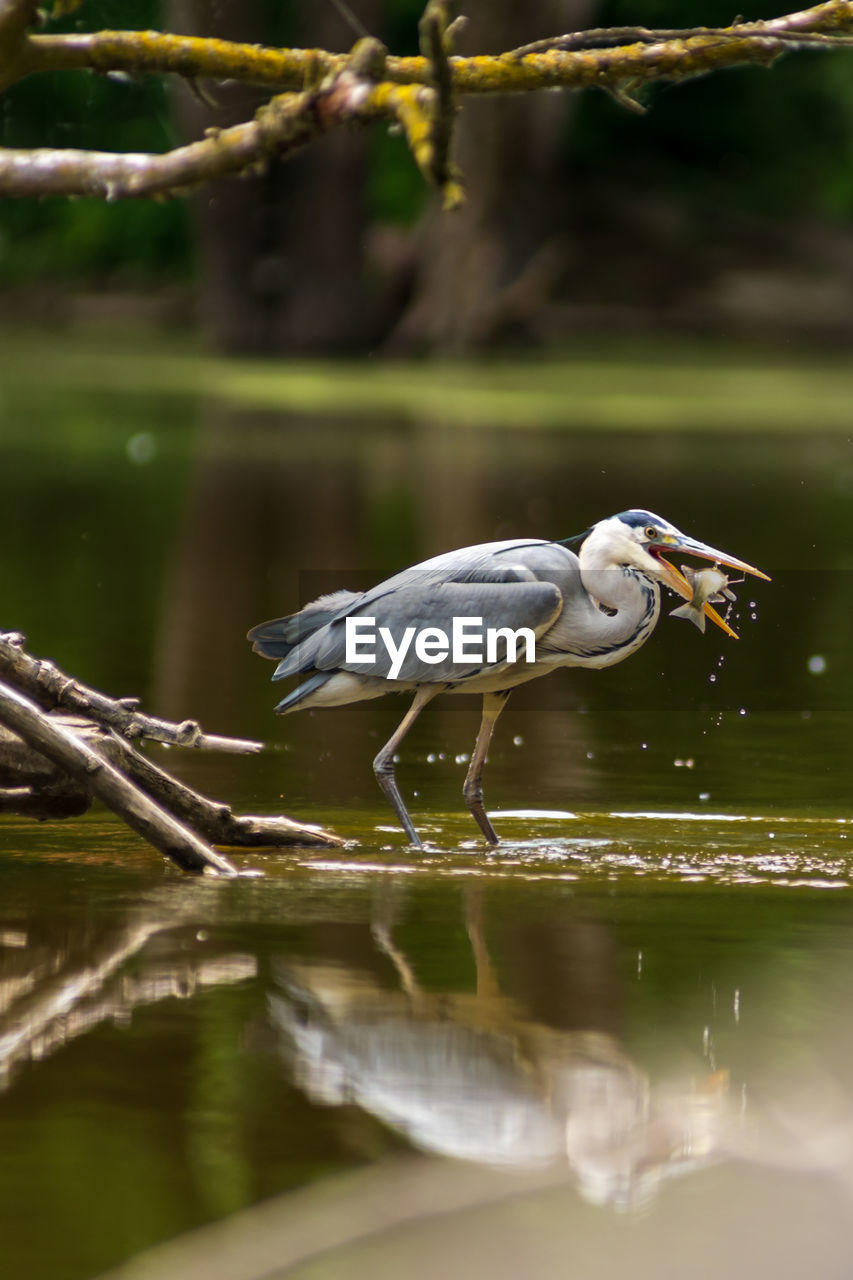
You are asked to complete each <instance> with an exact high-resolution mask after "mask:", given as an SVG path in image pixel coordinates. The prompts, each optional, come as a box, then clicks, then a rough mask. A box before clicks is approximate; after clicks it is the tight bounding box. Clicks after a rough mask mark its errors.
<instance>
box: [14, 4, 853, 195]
mask: <svg viewBox="0 0 853 1280" xmlns="http://www.w3.org/2000/svg"><path fill="white" fill-rule="evenodd" d="M449 7H450V0H429V3H428V4H427V7H426V10H425V13H424V17H423V19H422V24H421V34H422V43H423V48H424V54H425V56H422V57H420V58H392V57H389V56H386V53H385V51H384V49H382V47H381V46H380V45H379V44H378V42H377V41H372V40H370V39H367V40H362V41H359V43H358V44H357V45H356V47H355V49H354V50H353V51H352V53H351V54H350V55H346V54H332V53H329V52H327V51H325V50H321V49H269V48H263V47H257V46H254V45H245V44H234V43H230V42H228V41H223V40H208V39H202V38H197V37H189V36H171V35H166V34H164V33H161V32H151V31H147V32H130V31H123V32H117V31H101V32H97V33H95V34H91V35H78V34H72V35H63V36H38V35H36V36H29V37H28V36H27V35H26V23H27V22H28V21H29V20H30V18H31V17H32V14H33V5H32V0H0V87H3V86H4V85H7V84H10V83H12V82H13V81H14V80H16V79H20V78H21V77H22V76H25V75H29V74H32V73H34V72H36V71H47V70H56V69H59V68H69V69H70V68H78V69H79V68H87V69H90V70H96V71H101V72H110V71H124V72H129V73H137V74H138V73H142V72H159V73H163V72H169V73H174V74H177V75H181V76H184V77H185V78H187V79H189V80H192V81H195V80H198V79H203V78H214V79H230V80H238V81H244V82H253V83H261V84H265V85H268V86H272V85H275V86H276V87H278V88H281V87H282V86H284V87H286V88H287V89H288V90H289V92H284V93H280V94H278V95H277V96H275V97H273V98H272V99H271V100H270V102H269V103H268V104H266V105H265V106H264V107H262V108H261V109H260V110H259V111H258V113H257V114H256V116H255V118H254V120H251V121H247V122H246V123H244V124H240V125H236V126H234V127H232V128H229V129H223V130H221V131H218V132H212V133H211V134H210V135H209V136H208V137H206V138H205V139H203V140H202V141H199V142H194V143H191V144H190V145H189V146H185V147H179V148H176V149H175V150H173V151H170V152H168V153H166V154H165V155H149V154H113V153H109V152H87V151H75V150H68V151H55V150H48V149H36V150H32V151H24V150H18V151H14V150H7V151H2V150H0V196H2V195H6V196H43V195H67V196H70V195H84V196H101V197H105V198H106V199H108V200H112V199H119V198H133V197H141V196H147V197H157V196H167V195H174V194H177V193H180V192H183V191H186V190H188V189H190V188H192V187H194V186H197V185H199V184H200V183H204V182H208V181H210V180H212V179H215V178H221V177H225V176H229V175H230V176H237V175H241V174H245V173H247V172H251V171H253V170H254V169H256V168H257V167H259V166H263V165H264V164H266V163H267V161H268V160H269V159H270V157H273V156H286V155H289V154H291V153H292V152H294V151H296V150H297V149H299V148H301V147H303V146H305V145H306V144H307V143H309V142H311V141H313V140H314V139H315V138H317V137H319V136H320V135H321V134H323V133H326V132H328V131H329V130H331V129H334V128H337V127H339V126H340V125H342V124H346V123H353V124H359V125H364V124H367V123H369V122H370V121H372V120H376V119H378V118H383V117H384V118H390V119H393V120H396V121H399V123H400V124H401V125H402V127H403V129H404V131H405V134H406V137H407V140H408V142H409V146H410V148H411V150H412V152H413V155H414V157H415V160H416V162H417V164H418V166H419V167H420V169H421V171H422V172H423V173H424V175H425V176H426V177H427V179H428V180H429V181H432V182H435V183H436V184H437V185H438V186H439V188H440V189H442V190H443V192H444V197H445V205H446V206H452V205H453V204H454V203H457V202H458V201H459V199H460V198H461V188H460V186H459V184H458V182H457V181H456V180H455V175H453V173H452V170H451V166H450V162H449V144H450V136H451V130H452V121H453V111H454V101H455V100H457V99H458V97H459V96H460V95H466V94H482V93H519V92H529V91H533V90H538V89H549V88H563V89H582V88H586V87H590V88H592V87H594V88H599V89H605V90H608V91H610V92H612V93H614V94H615V95H616V96H617V98H619V100H620V101H624V102H625V105H627V106H631V107H632V109H634V110H636V109H637V107H638V104H637V103H636V102H634V100H633V98H632V97H631V96H630V94H629V92H628V90H629V88H630V89H633V88H635V87H638V86H641V85H643V84H646V83H650V82H652V81H654V80H660V79H668V80H676V81H678V80H684V79H688V78H690V77H692V76H697V75H702V74H705V73H707V72H710V71H717V70H722V69H724V68H726V67H732V66H738V65H748V64H756V65H762V64H767V63H770V62H773V61H774V60H775V59H776V58H777V57H779V56H781V55H782V54H784V53H786V52H790V51H792V50H794V49H801V48H819V49H831V48H835V47H847V46H848V45H850V44H851V43H853V34H851V33H853V0H826V2H825V3H823V4H819V5H815V6H814V7H812V8H810V9H803V10H800V11H798V12H796V13H790V14H786V15H782V16H781V17H778V18H774V19H772V20H768V21H764V22H750V23H744V22H739V23H735V24H733V25H731V26H729V27H720V28H717V27H691V28H685V29H682V30H678V29H666V30H659V31H655V30H652V29H649V28H645V27H621V28H614V29H612V30H608V29H605V28H596V29H593V30H591V31H586V32H575V33H571V34H570V35H566V36H558V37H555V38H554V39H552V40H547V41H538V42H536V43H535V44H533V45H525V46H523V47H521V48H519V49H515V50H510V51H509V52H507V53H503V54H498V55H495V56H477V57H467V58H459V57H453V56H451V55H450V49H449V46H450V40H451V36H450V34H449V27H448V20H449V12H448V10H449ZM626 95H627V96H626Z"/></svg>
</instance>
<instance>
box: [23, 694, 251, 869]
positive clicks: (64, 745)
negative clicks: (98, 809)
mask: <svg viewBox="0 0 853 1280" xmlns="http://www.w3.org/2000/svg"><path fill="white" fill-rule="evenodd" d="M0 719H2V721H3V723H4V724H6V725H7V726H8V727H9V728H11V729H13V730H14V731H15V733H17V734H18V735H19V736H20V737H21V738H23V740H24V742H26V743H27V745H28V746H29V747H31V748H32V749H33V750H34V751H38V752H40V753H41V754H42V755H43V756H46V757H47V759H48V760H50V761H52V762H53V763H54V764H55V765H57V766H58V767H59V768H60V769H62V770H64V771H65V772H66V773H69V774H70V775H71V776H72V778H75V779H77V781H79V782H80V783H82V784H83V785H84V786H85V788H86V789H87V790H88V791H90V792H91V793H92V795H94V796H96V797H97V799H99V800H100V801H101V802H102V804H105V805H106V806H107V808H108V809H112V810H113V811H114V812H115V813H117V814H119V815H120V817H121V818H123V819H124V821H125V822H126V823H127V825H128V826H129V827H130V828H131V830H133V831H135V832H136V833H137V834H138V835H140V836H142V837H143V839H145V840H148V841H149V843H151V844H153V845H154V846H155V848H157V849H159V850H160V852H161V853H162V854H164V855H165V856H166V857H167V858H169V859H171V861H172V862H174V863H176V864H177V866H179V867H181V868H182V869H183V870H184V871H206V872H208V873H209V874H218V875H226V876H236V875H237V874H238V873H237V870H236V868H235V867H233V866H232V864H231V863H230V862H229V861H228V859H227V858H224V857H222V855H221V854H219V853H217V852H216V851H215V850H214V849H212V848H210V846H209V845H207V844H205V843H204V841H203V840H200V839H199V838H198V836H196V835H194V834H193V832H192V831H190V830H189V828H188V827H185V826H184V825H183V823H181V822H178V820H177V819H176V818H173V817H172V815H171V814H170V813H167V812H166V811H165V810H163V809H161V808H160V807H159V806H158V805H156V804H155V803H154V802H153V801H152V800H151V799H150V798H149V797H148V796H146V795H145V794H144V793H143V792H142V791H140V789H139V788H138V787H137V786H136V785H135V784H134V783H133V782H131V781H130V780H129V779H128V778H126V777H125V776H124V774H123V773H121V772H120V771H119V770H118V769H117V768H116V767H115V765H113V764H110V762H109V761H108V760H106V759H105V758H104V757H103V756H102V755H101V754H100V753H99V752H98V751H96V750H95V749H94V748H93V747H92V746H90V745H89V744H88V743H86V742H84V741H83V740H82V739H81V738H79V737H78V736H77V734H75V733H73V732H72V731H71V730H70V729H68V728H66V727H65V726H64V725H61V724H56V723H55V722H53V721H51V720H50V718H49V717H48V716H46V715H45V714H44V712H43V711H41V710H40V709H39V707H37V706H36V704H35V703H34V702H31V701H30V700H29V699H28V698H25V697H24V696H23V694H21V693H18V692H17V690H16V689H12V688H10V687H9V686H8V685H5V684H2V683H0Z"/></svg>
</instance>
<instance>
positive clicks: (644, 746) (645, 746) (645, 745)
mask: <svg viewBox="0 0 853 1280" xmlns="http://www.w3.org/2000/svg"><path fill="white" fill-rule="evenodd" d="M640 746H641V747H642V749H643V751H648V749H649V744H648V743H647V742H641V743H640Z"/></svg>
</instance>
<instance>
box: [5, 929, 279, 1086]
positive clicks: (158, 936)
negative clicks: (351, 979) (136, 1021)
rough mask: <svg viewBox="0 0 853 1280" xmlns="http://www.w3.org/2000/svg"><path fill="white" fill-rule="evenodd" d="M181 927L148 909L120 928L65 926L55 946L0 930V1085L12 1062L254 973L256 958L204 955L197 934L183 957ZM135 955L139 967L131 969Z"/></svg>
mask: <svg viewBox="0 0 853 1280" xmlns="http://www.w3.org/2000/svg"><path fill="white" fill-rule="evenodd" d="M186 932H187V930H186V927H184V928H183V930H182V929H181V927H180V925H179V924H178V922H177V921H176V920H175V919H174V916H173V913H169V914H167V915H165V916H164V915H163V914H161V913H160V912H156V913H155V912H150V911H149V912H144V913H143V912H140V913H136V912H133V913H131V914H130V916H129V918H128V920H127V921H126V923H124V924H123V925H122V926H121V927H119V928H115V927H113V928H110V929H104V930H86V929H85V928H83V929H80V930H74V929H72V930H68V931H67V932H66V936H65V938H64V939H63V942H62V943H60V944H59V945H57V944H55V943H53V944H52V945H51V944H48V943H47V942H46V941H45V940H40V941H36V940H35V939H30V938H29V937H28V935H27V934H26V932H22V931H20V930H16V931H5V932H4V933H3V934H0V944H3V945H0V1089H2V1088H6V1087H8V1085H9V1083H10V1081H11V1078H12V1073H13V1070H14V1068H15V1067H16V1066H19V1065H21V1064H22V1063H24V1062H27V1061H29V1062H37V1061H39V1060H40V1059H42V1058H45V1057H47V1056H48V1054H51V1053H54V1052H56V1051H57V1050H58V1049H61V1048H63V1047H64V1046H65V1045H66V1044H67V1043H68V1042H69V1041H71V1040H74V1039H76V1038H77V1037H78V1036H81V1035H84V1034H85V1033H86V1032H88V1031H91V1030H92V1029H93V1028H94V1027H97V1026H98V1025H99V1024H100V1023H103V1022H107V1021H112V1022H114V1023H116V1024H118V1025H126V1024H127V1023H128V1022H129V1020H130V1018H131V1015H132V1014H133V1011H134V1009H137V1008H139V1007H140V1006H142V1005H148V1004H156V1003H157V1002H158V1001H160V1000H166V999H169V998H177V999H183V1000H186V999H190V998H191V997H192V996H193V995H195V993H196V992H197V991H198V990H199V988H203V987H211V986H219V985H221V984H224V983H234V982H244V981H245V980H246V979H247V978H252V977H254V976H255V973H256V963H255V960H254V958H253V957H251V956H246V955H209V954H205V951H204V948H203V947H199V946H198V940H197V939H196V938H195V935H194V933H191V934H190V937H191V938H193V940H194V941H195V943H196V945H195V947H194V948H193V953H192V954H190V955H187V954H184V955H181V954H180V952H181V951H182V950H185V949H186V945H187V943H186V938H184V937H182V936H181V934H182V933H183V934H186ZM10 937H12V938H14V939H15V940H14V942H10V940H9V939H10ZM154 940H157V944H158V945H151V944H152V942H154ZM176 952H177V953H178V954H177V955H176V954H175V953H176ZM132 960H137V961H138V962H139V964H140V966H141V967H140V969H139V970H138V971H134V970H129V969H128V965H129V962H130V961H132Z"/></svg>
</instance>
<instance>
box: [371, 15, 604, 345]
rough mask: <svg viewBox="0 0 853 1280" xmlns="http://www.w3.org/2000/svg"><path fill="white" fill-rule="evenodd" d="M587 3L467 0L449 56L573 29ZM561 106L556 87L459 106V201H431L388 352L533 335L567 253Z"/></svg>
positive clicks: (565, 102)
mask: <svg viewBox="0 0 853 1280" xmlns="http://www.w3.org/2000/svg"><path fill="white" fill-rule="evenodd" d="M596 7H597V6H596V0H542V3H540V4H538V5H535V6H529V5H519V4H518V3H516V0H488V3H487V2H486V0H479V3H476V2H475V0H472V3H470V4H469V5H467V6H466V12H467V14H468V15H469V22H468V24H467V25H466V27H465V28H464V30H463V32H462V33H461V35H460V37H459V41H458V45H457V52H458V53H460V54H467V53H489V52H493V51H494V52H496V51H499V50H502V49H511V48H515V47H517V46H518V45H521V44H526V43H528V42H530V41H532V40H537V39H541V38H544V37H546V36H553V35H557V34H563V33H565V32H568V31H574V30H580V29H583V28H584V27H588V26H589V25H590V24H591V22H592V21H593V19H594V15H595V11H596ZM570 111H571V107H570V99H567V96H566V95H565V94H562V93H561V94H537V95H535V96H534V95H530V96H528V97H526V98H523V97H521V96H519V95H515V96H513V97H504V98H501V99H498V100H495V99H493V98H491V97H486V98H484V99H481V100H476V99H471V98H469V99H468V100H467V101H466V102H465V105H464V109H463V110H462V111H461V112H460V113H459V116H458V118H457V127H456V135H455V140H454V150H453V154H454V157H455V159H456V161H457V163H458V165H459V166H460V168H461V169H462V173H463V176H464V181H465V187H466V190H467V194H468V199H467V202H466V204H465V205H464V206H463V208H462V209H461V210H460V211H459V212H457V213H455V214H453V215H452V216H447V215H442V214H441V213H440V212H439V211H438V208H437V206H434V208H433V210H432V212H431V213H430V215H429V216H428V218H427V221H426V223H425V225H424V226H423V227H422V229H421V238H420V243H419V253H418V261H419V267H418V271H417V280H416V285H415V289H414V293H413V296H412V299H411V302H410V304H409V306H408V308H407V310H406V312H405V313H404V315H403V316H402V318H401V320H400V322H399V323H398V325H397V326H396V329H395V331H394V332H393V334H392V335H391V338H390V340H389V345H390V347H391V348H392V349H397V350H410V349H430V350H434V349H439V350H447V351H458V350H464V349H470V348H472V347H480V346H485V345H489V344H492V343H495V342H499V341H501V340H504V341H507V340H512V339H521V340H524V339H529V338H530V337H531V336H535V331H536V313H537V310H538V309H539V307H540V306H541V304H542V303H543V302H545V301H546V300H547V298H548V297H549V295H550V294H551V292H552V290H553V289H554V288H555V286H556V285H557V284H558V283H559V276H560V274H561V273H562V272H563V271H564V269H565V265H566V262H567V258H568V246H567V242H566V235H565V232H564V227H565V225H566V221H567V217H566V212H567V207H568V201H569V198H570V192H569V189H568V182H567V175H566V172H565V168H564V166H563V164H562V162H561V153H562V150H563V142H564V135H565V131H566V128H567V123H568V119H569V114H570Z"/></svg>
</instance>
